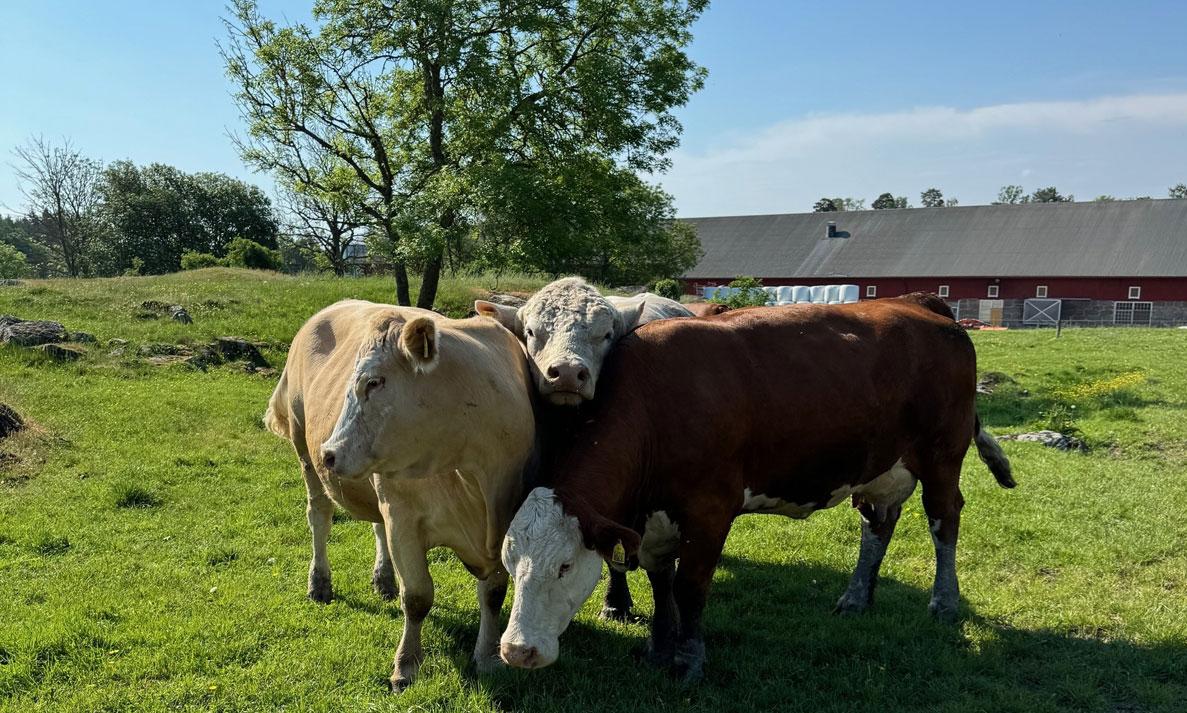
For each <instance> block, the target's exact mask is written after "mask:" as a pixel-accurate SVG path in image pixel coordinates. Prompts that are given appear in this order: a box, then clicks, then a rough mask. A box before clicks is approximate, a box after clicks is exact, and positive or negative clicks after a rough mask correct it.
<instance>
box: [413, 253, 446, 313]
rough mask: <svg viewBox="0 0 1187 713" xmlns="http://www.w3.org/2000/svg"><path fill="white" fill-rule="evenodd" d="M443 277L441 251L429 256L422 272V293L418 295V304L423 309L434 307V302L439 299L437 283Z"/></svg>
mask: <svg viewBox="0 0 1187 713" xmlns="http://www.w3.org/2000/svg"><path fill="white" fill-rule="evenodd" d="M440 279H441V253H437V254H436V255H434V256H433V257H431V258H429V260H428V262H426V263H425V269H424V272H423V273H421V280H420V294H419V295H417V296H416V306H417V307H420V308H421V309H433V302H434V301H436V299H437V283H438V281H439V280H440Z"/></svg>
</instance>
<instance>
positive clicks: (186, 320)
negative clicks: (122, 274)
mask: <svg viewBox="0 0 1187 713" xmlns="http://www.w3.org/2000/svg"><path fill="white" fill-rule="evenodd" d="M165 315H169V318H170V319H173V320H175V321H178V322H181V323H182V324H193V322H194V318H193V317H191V316H190V313H189V312H188V311H187V310H186V308H185V307H182V306H181V305H173V304H168V303H166V302H158V301H157V300H147V301H145V302H141V303H140V309H138V310H137V311H136V317H137V318H138V319H156V318H158V317H164V316H165Z"/></svg>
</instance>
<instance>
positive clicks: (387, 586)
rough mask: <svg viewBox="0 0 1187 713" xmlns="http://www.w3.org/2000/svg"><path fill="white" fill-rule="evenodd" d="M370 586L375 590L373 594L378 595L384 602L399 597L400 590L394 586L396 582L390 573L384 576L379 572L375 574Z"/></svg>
mask: <svg viewBox="0 0 1187 713" xmlns="http://www.w3.org/2000/svg"><path fill="white" fill-rule="evenodd" d="M371 586H372V587H374V588H375V593H376V594H378V595H379V598H380V599H382V600H384V601H385V602H390V601H393V600H395V599H398V598H399V596H400V588H399V587H397V586H396V580H395V578H394V577H393V576H392V575H391V574H390V573H388V574H387V575H384V574H383V573H381V572H376V573H375V576H373V577H372V578H371Z"/></svg>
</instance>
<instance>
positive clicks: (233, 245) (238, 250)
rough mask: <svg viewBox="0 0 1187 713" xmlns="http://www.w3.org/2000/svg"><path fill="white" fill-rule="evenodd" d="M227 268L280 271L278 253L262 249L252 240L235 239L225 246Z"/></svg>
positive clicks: (269, 249) (262, 247)
mask: <svg viewBox="0 0 1187 713" xmlns="http://www.w3.org/2000/svg"><path fill="white" fill-rule="evenodd" d="M225 264H226V265H227V267H246V268H248V269H251V270H280V268H281V265H282V263H281V260H280V252H279V251H278V250H273V249H271V248H267V247H264V246H263V245H260V244H259V243H257V242H255V241H254V240H248V239H247V238H235V239H234V240H232V241H231V242H230V243H228V244H227V258H226V261H225Z"/></svg>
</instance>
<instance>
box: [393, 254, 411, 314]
mask: <svg viewBox="0 0 1187 713" xmlns="http://www.w3.org/2000/svg"><path fill="white" fill-rule="evenodd" d="M395 268H396V304H398V305H400V306H401V307H411V306H412V295H411V293H409V291H408V268H407V267H405V266H404V263H402V262H397V263H396V265H395Z"/></svg>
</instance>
